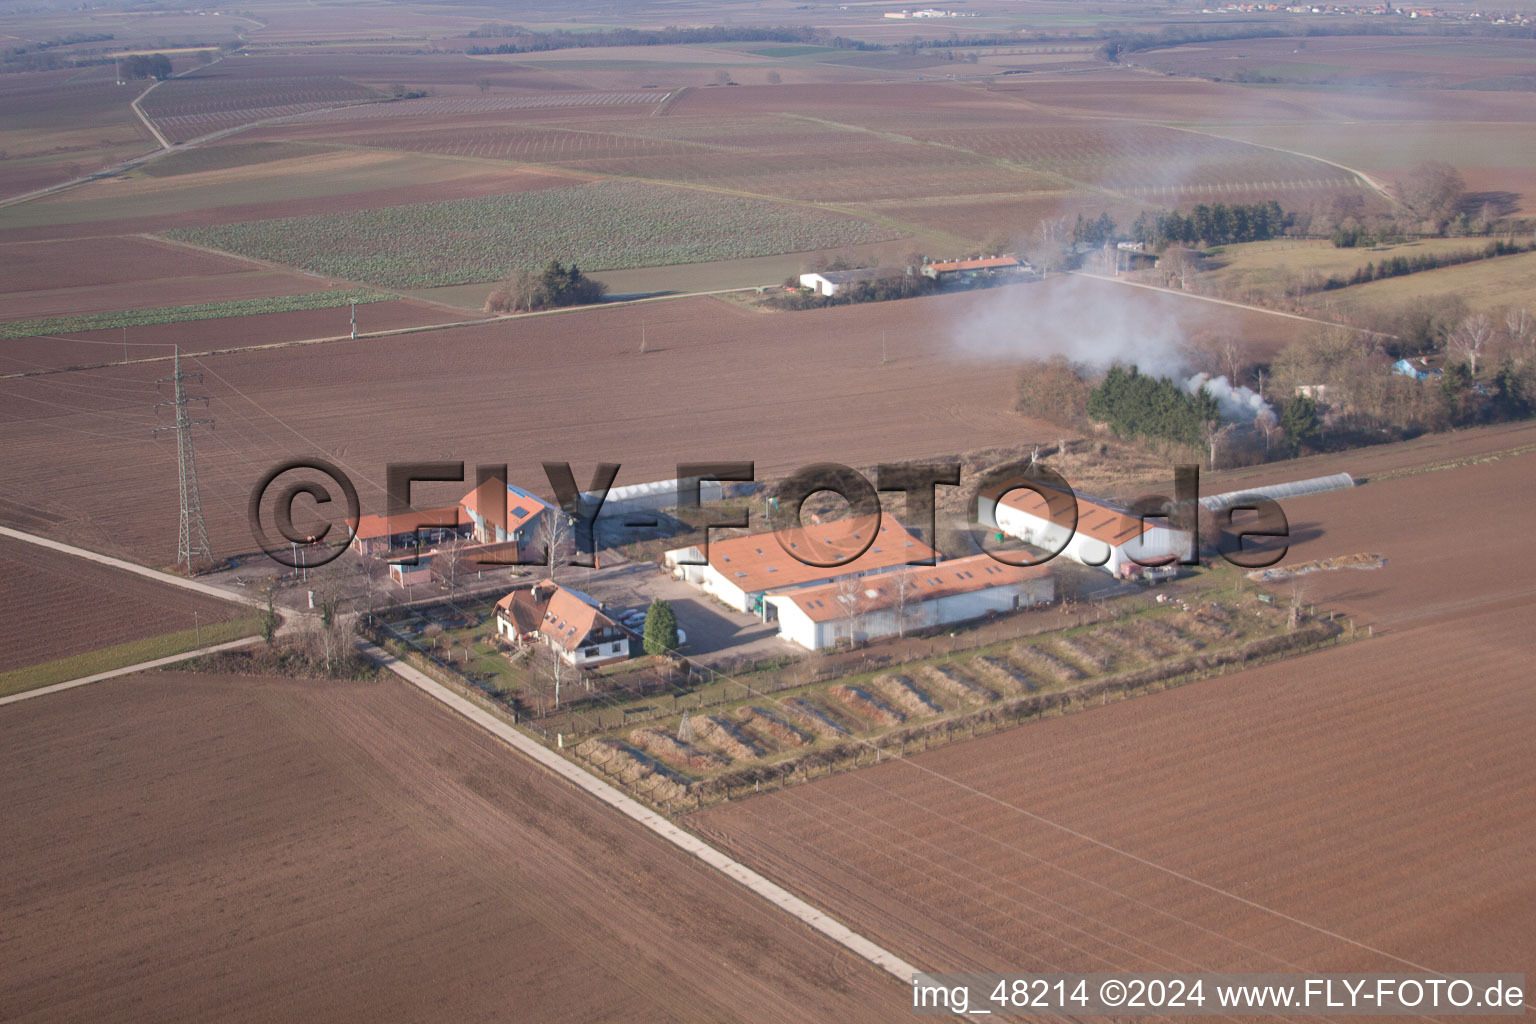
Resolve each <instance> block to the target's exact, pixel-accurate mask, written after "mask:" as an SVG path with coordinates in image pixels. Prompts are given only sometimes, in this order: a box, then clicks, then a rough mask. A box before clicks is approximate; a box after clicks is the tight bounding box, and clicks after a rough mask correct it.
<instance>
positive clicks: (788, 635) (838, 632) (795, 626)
mask: <svg viewBox="0 0 1536 1024" xmlns="http://www.w3.org/2000/svg"><path fill="white" fill-rule="evenodd" d="M1055 597H1056V581H1055V579H1054V578H1053V577H1052V575H1051V570H1050V568H1049V566H1047V565H1030V566H1015V565H1006V564H1004V563H1001V562H998V561H997V560H996V559H994V558H993V557H992V556H991V555H972V556H970V557H969V558H956V559H953V560H951V561H948V562H941V563H939V564H938V565H935V566H912V567H909V568H905V569H898V570H895V571H893V572H886V573H881V574H879V575H877V576H870V577H867V578H865V579H859V580H849V581H844V582H840V583H822V584H820V585H817V586H813V587H802V588H800V589H798V590H791V591H789V592H787V593H782V594H769V595H768V596H767V597H766V598H765V601H766V602H767V603H768V604H769V605H770V606H771V607H772V608H773V610H774V612H775V613H776V615H777V618H778V621H779V635H780V636H782V637H783V638H784V639H786V640H790V641H793V642H794V643H797V644H799V645H800V646H801V647H805V648H808V649H810V650H813V651H819V650H822V649H823V648H827V647H834V646H836V645H837V644H839V643H864V642H865V641H868V640H878V639H880V638H881V637H886V636H895V635H897V634H899V633H905V632H907V631H909V630H917V629H926V628H929V627H932V626H942V625H948V624H950V623H954V622H964V621H966V620H968V619H979V618H982V617H984V616H986V615H991V614H997V613H1002V612H1010V611H1016V610H1017V609H1020V608H1027V607H1029V606H1031V605H1036V604H1044V603H1048V602H1050V601H1052V600H1054V599H1055Z"/></svg>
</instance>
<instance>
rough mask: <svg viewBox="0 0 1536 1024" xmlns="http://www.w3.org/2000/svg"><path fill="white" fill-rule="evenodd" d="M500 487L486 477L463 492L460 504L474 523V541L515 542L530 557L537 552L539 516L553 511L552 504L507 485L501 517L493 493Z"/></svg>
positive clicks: (516, 487) (499, 508)
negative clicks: (504, 509) (504, 508)
mask: <svg viewBox="0 0 1536 1024" xmlns="http://www.w3.org/2000/svg"><path fill="white" fill-rule="evenodd" d="M500 486H501V482H500V481H499V480H494V479H492V480H487V481H486V482H485V483H483V484H481V485H479V486H477V487H476V488H475V489H474V490H472V491H470V492H469V493H468V494H466V495H464V499H463V500H462V501H460V502H459V507H460V508H462V509H463V510H464V514H465V516H466V517H468V519H469V521H470V522H471V523H472V524H473V536H474V538H475V540H478V541H480V542H482V543H486V544H500V543H507V542H514V543H516V544H517V545H518V547H519V551H520V555H521V556H523V557H531V556H533V555H535V554H536V552H535V551H534V550H533V549H534V547H535V543H534V542H535V539H536V535H537V532H538V528H539V517H540V516H542V515H544V513H546V512H550V511H555V506H553V505H551V504H550V503H549V502H547V501H545V500H544V499H543V498H541V497H539V496H538V495H537V494H534V493H532V492H531V491H526V490H524V489H523V488H521V487H518V486H517V485H516V484H507V485H506V488H507V496H506V502H507V504H506V518H505V519H503V518H502V509H501V505H500V504H499V502H498V500H497V494H496V490H497V489H499V488H500Z"/></svg>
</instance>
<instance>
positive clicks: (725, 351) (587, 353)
mask: <svg viewBox="0 0 1536 1024" xmlns="http://www.w3.org/2000/svg"><path fill="white" fill-rule="evenodd" d="M1062 289H1067V290H1066V291H1062ZM1009 292H1011V293H1012V295H1011V297H1010V295H1009V294H1006V293H1009ZM1050 296H1057V301H1056V302H1055V305H1057V306H1061V305H1063V301H1061V297H1062V296H1067V297H1074V298H1073V301H1074V302H1078V303H1080V304H1088V305H1095V304H1096V305H1098V306H1101V307H1102V306H1106V305H1109V304H1111V303H1115V302H1123V303H1125V305H1124V307H1123V309H1124V316H1125V317H1126V318H1127V319H1126V322H1127V323H1136V322H1142V321H1143V320H1145V321H1148V322H1150V321H1154V320H1158V321H1161V320H1166V317H1167V316H1168V315H1179V316H1184V315H1187V316H1188V317H1190V318H1191V319H1190V323H1191V324H1192V325H1194V324H1199V323H1202V322H1204V321H1202V320H1201V318H1202V317H1205V316H1214V317H1217V320H1216V321H1212V323H1216V322H1226V321H1227V313H1228V312H1230V311H1228V310H1226V309H1224V308H1223V307H1219V306H1212V305H1210V304H1207V303H1196V302H1189V301H1187V300H1184V299H1182V298H1179V297H1177V296H1169V295H1162V294H1159V293H1155V292H1148V291H1144V290H1141V289H1130V288H1121V287H1119V286H1116V285H1113V284H1107V283H1103V282H1097V281H1092V280H1088V279H1081V280H1079V279H1057V280H1052V281H1047V282H1042V283H1039V284H1023V285H1018V286H1016V287H1014V288H1011V289H1007V288H1001V289H994V290H991V291H985V292H970V293H956V294H950V295H939V296H934V297H930V298H923V299H912V300H907V301H902V302H887V303H878V304H873V305H864V306H845V307H834V308H830V309H825V310H816V311H809V312H801V313H781V314H766V313H754V312H748V311H745V310H743V309H742V308H740V307H738V306H733V305H730V304H727V303H725V302H722V301H720V300H716V299H709V298H688V299H678V300H672V301H667V302H659V303H651V304H645V305H639V306H628V307H612V308H607V309H594V310H585V311H578V312H572V313H561V314H556V315H549V316H536V317H527V318H520V319H515V320H508V321H501V322H497V323H494V324H487V325H483V326H477V327H463V328H449V329H445V330H443V331H437V332H431V333H426V334H417V335H407V336H402V337H397V338H384V339H368V340H363V341H359V342H356V343H353V342H337V343H332V344H326V345H318V346H306V347H295V348H290V349H280V350H271V351H265V352H250V353H238V354H229V355H223V356H217V357H210V358H208V359H203V360H198V361H195V362H192V363H188V364H186V365H185V366H184V369H186V370H187V371H188V372H194V371H195V372H203V373H205V374H206V375H207V376H206V377H205V379H204V381H203V384H202V391H201V392H199V393H202V394H207V395H209V396H210V397H211V398H212V404H211V407H210V410H209V412H210V414H211V415H212V416H213V417H214V418H215V419H216V420H217V421H218V425H217V427H216V429H215V430H214V431H212V432H211V433H209V434H208V435H207V437H206V439H205V438H202V437H199V439H198V442H197V444H198V458H199V462H198V467H199V471H200V474H201V483H202V495H203V503H204V508H205V511H206V513H207V515H208V524H209V530H210V532H211V535H212V538H213V545H214V549H215V551H216V552H218V553H221V554H234V553H237V552H245V551H252V550H254V549H253V547H252V545H251V541H250V534H249V530H248V529H247V528H246V526H245V512H244V509H245V505H246V501H247V498H248V495H249V491H250V488H251V487H252V486H253V485H254V484H255V482H256V480H257V479H258V478H259V477H260V475H261V474H262V473H263V472H264V471H265V470H266V469H267V468H268V467H270V466H272V465H274V464H275V463H276V462H278V461H280V460H285V459H288V458H291V457H294V456H298V455H312V454H323V455H324V456H325V457H327V458H331V459H333V460H337V461H338V462H339V463H340V464H341V465H342V466H343V468H346V469H348V470H349V472H351V473H352V474H353V476H354V479H355V482H356V484H357V486H358V488H359V492H360V494H361V496H362V499H363V503H364V506H365V510H369V509H372V508H373V507H375V506H376V505H377V504H378V503H381V502H382V497H383V496H382V486H383V478H384V467H385V464H386V463H388V462H390V461H407V460H420V459H426V458H434V459H435V458H452V459H465V460H467V461H468V462H469V463H470V464H471V465H473V464H474V463H475V462H477V461H478V462H485V463H502V462H506V463H508V464H509V465H510V471H511V473H512V478H513V479H515V480H519V481H522V482H524V483H525V485H527V486H531V487H535V488H543V487H544V486H545V481H544V476H543V472H542V470H541V469H540V466H539V464H540V462H542V461H544V460H548V459H555V460H570V461H571V462H572V464H573V465H574V466H575V467H576V473H577V475H578V476H582V475H583V474H586V473H588V472H590V469H589V468H588V467H590V466H591V465H593V464H594V463H596V462H599V461H612V462H619V463H621V464H622V466H623V469H622V472H621V476H620V478H619V483H621V484H625V483H639V482H643V481H647V480H660V479H670V478H671V477H672V476H674V475H675V472H676V466H677V463H678V462H682V461H697V460H720V459H747V460H755V461H756V463H757V474H758V479H759V480H773V479H777V478H778V477H780V476H782V475H784V474H787V473H788V472H791V471H793V470H795V469H797V468H799V467H801V466H805V465H808V464H810V463H813V462H822V461H827V460H833V461H839V462H844V463H847V464H849V465H855V466H858V465H871V464H873V463H875V462H878V461H881V460H907V459H915V458H928V457H946V456H947V457H954V456H955V455H956V454H958V453H960V452H963V451H970V450H974V449H977V448H985V447H992V446H997V445H1011V444H1020V443H1024V442H1026V441H1029V440H1037V439H1055V438H1056V437H1057V436H1058V433H1059V432H1058V431H1057V430H1056V428H1054V427H1051V426H1048V425H1046V424H1042V423H1037V422H1034V421H1030V420H1027V419H1024V418H1022V417H1019V416H1018V415H1017V414H1015V413H1014V412H1012V411H1011V410H1012V408H1013V405H1014V402H1015V394H1016V385H1017V380H1016V376H1015V374H1014V373H1013V372H1012V370H1011V369H1010V368H1011V367H1012V366H1015V365H1017V360H1018V358H1019V357H1020V356H1023V355H1028V354H1031V353H1034V352H1038V351H1040V349H1039V347H1038V346H1039V344H1040V343H1041V342H1042V337H1041V336H1042V332H1044V330H1045V328H1044V326H1043V325H1040V324H1038V322H1036V321H1034V320H1032V319H1031V318H1032V316H1034V315H1037V314H1038V313H1039V311H1040V310H1041V309H1042V308H1043V306H1042V304H1043V303H1045V302H1046V301H1047V299H1048V298H1049V297H1050ZM999 304H1001V305H999ZM1074 308H1075V307H1074ZM369 309H370V307H362V308H360V309H359V317H360V318H362V317H364V316H365V315H371V313H367V312H365V311H367V310H369ZM345 312H346V311H345V310H340V311H325V310H322V311H318V313H322V314H326V315H327V316H329V317H330V318H332V319H333V320H344V319H345ZM273 315H274V316H276V315H293V316H315V315H317V314H308V313H306V314H273ZM983 315H985V316H986V317H987V319H988V322H990V323H991V325H992V326H991V327H990V328H988V329H986V330H984V331H982V332H981V333H980V334H977V335H974V337H986V338H988V339H990V341H989V344H988V345H987V346H986V347H980V346H978V347H973V348H963V347H961V346H960V345H959V343H958V342H957V341H956V340H955V338H954V327H955V325H956V324H957V323H959V322H962V321H969V320H970V319H971V318H973V317H978V316H983ZM1096 316H1097V313H1095V314H1094V316H1089V315H1088V314H1087V313H1084V314H1083V315H1082V316H1081V317H1079V318H1078V320H1077V321H1075V322H1073V323H1071V324H1065V323H1062V324H1058V325H1057V328H1056V329H1057V330H1058V331H1063V332H1066V333H1063V334H1062V335H1060V336H1059V337H1058V340H1064V341H1065V342H1068V343H1070V342H1071V341H1072V338H1073V336H1074V333H1073V332H1075V331H1077V330H1079V329H1081V328H1082V327H1083V325H1085V324H1087V323H1090V322H1094V321H1095V317H1096ZM1253 316H1254V317H1255V318H1257V319H1258V320H1259V321H1262V326H1265V327H1268V328H1270V329H1272V330H1277V331H1291V330H1294V329H1295V327H1293V325H1294V324H1296V321H1288V320H1283V319H1280V318H1275V317H1267V316H1263V315H1262V314H1253ZM222 323H223V321H205V322H204V324H203V325H198V324H191V325H181V326H182V327H184V328H186V329H187V330H188V331H189V333H190V335H191V337H193V338H198V337H200V338H202V339H203V340H205V341H206V340H207V339H208V338H209V337H210V336H211V335H210V334H209V333H208V330H209V328H208V326H207V325H214V326H213V329H215V330H217V329H218V325H220V324H222ZM236 323H238V322H236ZM642 324H643V325H644V329H645V336H646V344H647V346H648V348H649V351H648V352H647V353H646V354H645V355H641V353H640V335H641V329H642ZM1112 326H1113V325H1111V327H1112ZM199 327H201V330H198V331H194V330H193V329H194V328H199ZM316 333H320V332H319V331H317V332H316ZM968 337H970V336H968ZM882 339H883V341H884V344H885V347H886V354H887V358H888V360H889V361H888V362H887V363H886V364H884V365H882V363H881V346H882ZM157 340H167V339H166V338H165V336H164V335H161V336H160V337H159V338H157ZM220 340H223V341H229V340H230V339H228V338H220ZM27 358H31V357H27ZM166 370H167V367H166V365H165V364H163V363H151V364H144V365H138V366H135V365H129V366H126V367H121V368H106V369H100V370H92V371H87V372H83V373H79V374H67V375H51V376H48V377H39V378H28V379H18V380H11V381H6V382H4V383H3V384H0V394H3V395H5V396H8V398H7V400H8V403H9V406H8V409H7V411H6V413H3V414H0V416H4V417H5V418H6V420H7V421H6V422H4V423H3V424H0V440H3V442H4V443H5V444H6V446H7V452H8V455H9V457H10V461H11V463H12V465H13V466H14V468H15V472H14V475H13V477H12V479H13V480H14V481H16V482H15V483H14V484H13V485H12V488H13V491H12V493H13V497H14V499H15V500H16V501H18V502H22V503H25V504H27V505H32V506H36V507H38V508H40V509H43V510H46V511H48V512H50V513H52V514H55V515H57V516H60V517H61V518H62V519H63V520H65V522H63V523H61V524H59V525H58V526H57V527H55V529H57V530H58V531H59V532H60V533H61V534H63V535H64V536H66V537H70V538H73V539H75V540H77V541H78V542H80V543H83V544H85V545H86V546H89V547H92V548H95V549H99V550H111V551H114V552H126V553H130V554H131V555H132V556H133V557H137V558H143V559H151V560H153V559H159V560H160V561H162V562H163V561H167V560H168V559H169V557H170V556H169V555H167V554H166V553H165V550H164V544H165V540H164V536H163V534H162V533H161V532H160V531H159V530H158V529H157V527H156V524H158V523H162V522H165V521H167V520H168V519H169V520H170V521H174V518H175V512H176V488H175V465H176V460H175V451H174V447H168V445H170V441H169V440H168V439H167V438H165V437H162V438H161V439H160V440H159V441H155V440H152V439H151V438H150V436H149V429H150V428H151V427H153V426H154V425H155V423H156V421H155V419H154V414H153V411H152V406H153V403H154V402H155V401H156V400H157V398H156V392H155V390H154V385H153V381H154V380H155V378H157V377H159V376H162V375H163V374H164V373H165V372H166ZM574 380H580V381H584V382H591V383H587V384H586V385H585V386H584V387H583V386H578V385H577V384H574V383H573V381H574ZM316 446H318V447H316ZM583 478H584V477H583ZM463 490H464V488H459V489H457V490H455V489H454V487H451V486H447V485H444V487H443V488H442V491H441V498H442V500H444V501H453V500H457V499H458V498H459V497H461V496H462V494H463ZM424 493H435V492H433V491H432V490H431V488H430V487H429V488H427V490H426V492H424ZM98 546H100V547H98Z"/></svg>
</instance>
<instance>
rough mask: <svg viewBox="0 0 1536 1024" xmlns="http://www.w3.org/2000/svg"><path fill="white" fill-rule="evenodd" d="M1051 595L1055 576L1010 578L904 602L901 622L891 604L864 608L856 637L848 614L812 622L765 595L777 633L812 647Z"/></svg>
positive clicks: (1006, 608) (784, 600) (785, 601)
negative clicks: (776, 617)
mask: <svg viewBox="0 0 1536 1024" xmlns="http://www.w3.org/2000/svg"><path fill="white" fill-rule="evenodd" d="M1055 597H1056V581H1055V580H1054V579H1053V578H1052V577H1050V576H1045V577H1042V578H1039V579H1032V580H1025V581H1024V582H1022V583H1010V584H1008V585H1006V586H1001V587H989V588H987V589H986V590H978V591H973V592H971V593H968V594H951V595H949V596H948V597H941V598H938V599H936V600H932V601H920V602H913V603H912V604H909V605H908V606H907V609H906V615H905V619H904V623H898V615H897V612H896V609H894V608H882V609H877V610H874V611H870V612H866V613H865V614H864V615H863V616H862V618H861V619H860V621H859V623H858V630H857V635H856V636H855V633H854V623H853V620H852V619H851V618H840V619H829V620H827V621H825V622H815V621H813V620H812V619H811V618H810V616H808V615H806V614H805V612H804V611H802V610H801V608H800V606H799V605H797V604H795V603H794V601H792V600H790V599H789V598H788V597H787V596H784V597H773V596H770V597H769V598H768V600H769V601H770V602H771V603H773V604H774V606H775V607H777V608H778V614H779V635H780V636H782V637H783V638H784V639H786V640H789V641H791V642H793V643H797V644H799V645H800V646H801V647H805V648H807V649H809V650H813V651H814V650H820V649H821V648H824V647H831V646H833V645H834V644H836V643H837V642H838V641H839V640H858V641H861V642H862V641H865V640H879V639H881V638H883V637H888V636H896V635H897V634H898V633H900V632H902V631H903V630H905V632H908V633H911V632H915V631H917V630H921V629H928V628H930V627H933V626H942V625H951V624H953V623H957V622H966V621H969V620H971V619H979V618H983V617H985V616H987V615H990V614H1001V613H1004V612H1010V611H1013V610H1015V609H1016V608H1026V607H1029V606H1030V605H1034V604H1042V603H1045V602H1049V601H1052V600H1054V599H1055Z"/></svg>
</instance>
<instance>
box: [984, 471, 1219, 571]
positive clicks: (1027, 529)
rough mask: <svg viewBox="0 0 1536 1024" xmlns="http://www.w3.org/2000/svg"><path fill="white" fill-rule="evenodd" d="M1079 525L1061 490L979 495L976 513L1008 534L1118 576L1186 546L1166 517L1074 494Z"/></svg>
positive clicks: (1183, 532)
mask: <svg viewBox="0 0 1536 1024" xmlns="http://www.w3.org/2000/svg"><path fill="white" fill-rule="evenodd" d="M1076 500H1077V526H1076V529H1073V528H1072V513H1071V500H1070V498H1069V496H1068V495H1067V494H1066V493H1065V492H1056V491H1052V492H1051V499H1050V501H1049V502H1047V500H1046V499H1045V498H1044V497H1042V496H1041V495H1040V494H1039V493H1038V492H1036V491H1033V490H1029V489H1027V488H1017V489H1014V490H1012V491H1008V492H1006V493H1005V494H1003V495H1002V496H1001V500H998V499H997V498H996V497H989V496H987V495H982V496H981V498H980V501H979V507H978V509H977V514H978V516H979V517H980V519H981V522H983V523H987V522H988V515H989V514H990V515H991V516H993V517H994V519H993V521H995V522H996V524H997V528H998V529H999V530H1001V531H1002V532H1003V533H1006V534H1008V535H1009V536H1010V537H1017V538H1018V539H1019V540H1022V541H1023V542H1024V543H1026V544H1030V545H1032V546H1034V547H1038V548H1044V549H1045V550H1047V551H1056V550H1058V549H1060V553H1061V555H1063V556H1065V557H1067V558H1070V559H1072V560H1073V561H1074V562H1080V563H1081V564H1083V565H1089V566H1093V567H1095V568H1100V569H1103V570H1104V571H1105V572H1108V573H1111V574H1113V575H1116V576H1121V575H1125V574H1126V573H1128V572H1134V571H1137V570H1139V569H1140V568H1141V566H1140V565H1138V564H1137V561H1136V559H1140V560H1141V562H1143V563H1145V562H1151V561H1155V560H1157V559H1158V558H1161V557H1165V556H1168V555H1173V556H1175V557H1179V556H1182V555H1184V554H1185V553H1186V552H1187V551H1188V550H1189V543H1190V535H1189V532H1188V531H1187V530H1176V529H1174V528H1172V527H1171V526H1169V525H1168V521H1167V520H1166V519H1158V518H1155V517H1154V518H1149V519H1146V520H1142V519H1140V518H1138V517H1136V516H1134V515H1131V514H1130V513H1128V512H1124V511H1121V510H1120V509H1117V508H1114V507H1112V506H1110V505H1106V504H1104V503H1102V502H1099V501H1095V500H1093V499H1090V498H1085V497H1084V496H1083V495H1081V494H1079V495H1076Z"/></svg>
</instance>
